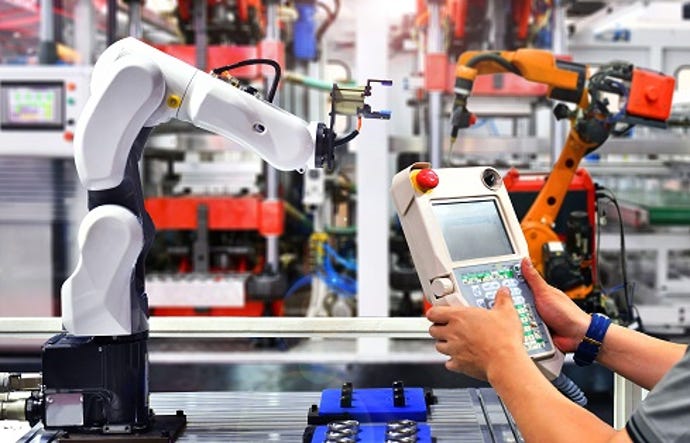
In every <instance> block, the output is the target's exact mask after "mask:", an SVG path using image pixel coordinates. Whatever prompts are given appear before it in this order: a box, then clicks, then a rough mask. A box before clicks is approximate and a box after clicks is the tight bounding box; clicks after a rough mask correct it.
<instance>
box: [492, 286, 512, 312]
mask: <svg viewBox="0 0 690 443" xmlns="http://www.w3.org/2000/svg"><path fill="white" fill-rule="evenodd" d="M494 309H499V310H501V311H502V310H504V309H515V308H514V307H513V299H512V297H511V296H510V289H508V288H506V287H502V288H501V289H499V290H498V292H496V302H495V303H494Z"/></svg>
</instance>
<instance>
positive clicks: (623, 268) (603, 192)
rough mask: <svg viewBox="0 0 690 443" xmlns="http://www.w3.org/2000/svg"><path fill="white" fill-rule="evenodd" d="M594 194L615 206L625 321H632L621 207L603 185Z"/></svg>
mask: <svg viewBox="0 0 690 443" xmlns="http://www.w3.org/2000/svg"><path fill="white" fill-rule="evenodd" d="M596 195H597V197H598V198H603V199H606V200H609V201H610V202H611V203H613V205H614V207H615V208H616V212H617V215H618V228H619V230H620V262H621V276H622V279H623V295H624V297H625V303H626V309H627V317H628V318H627V319H626V321H627V322H628V324H629V323H632V321H633V319H634V317H633V301H632V297H631V296H630V290H629V287H628V285H629V283H628V265H627V259H626V257H625V255H626V254H625V231H624V227H623V216H622V214H621V208H620V205H619V204H618V200H617V199H616V197H615V195H614V194H613V192H611V191H610V190H609V189H607V188H605V187H603V186H602V187H601V188H600V189H599V190H598V191H597V192H596Z"/></svg>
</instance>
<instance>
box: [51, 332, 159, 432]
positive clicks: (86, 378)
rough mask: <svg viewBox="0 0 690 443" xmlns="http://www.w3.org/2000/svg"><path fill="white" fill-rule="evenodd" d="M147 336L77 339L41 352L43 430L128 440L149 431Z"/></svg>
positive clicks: (62, 338)
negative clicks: (100, 434) (92, 434)
mask: <svg viewBox="0 0 690 443" xmlns="http://www.w3.org/2000/svg"><path fill="white" fill-rule="evenodd" d="M147 335H148V333H146V332H144V333H141V334H136V335H131V336H124V337H76V336H73V335H69V334H66V333H62V334H59V335H56V336H54V337H52V338H51V339H50V340H48V341H47V342H46V344H45V345H44V347H43V362H42V363H43V384H44V390H43V395H44V408H43V411H42V422H43V424H44V426H45V428H46V429H59V430H63V431H67V432H71V433H103V434H120V435H130V436H131V435H132V433H134V432H138V431H145V430H147V429H149V422H150V415H151V412H150V410H149V404H148V394H149V393H148V360H147Z"/></svg>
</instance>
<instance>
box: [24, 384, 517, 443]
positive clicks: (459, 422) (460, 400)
mask: <svg viewBox="0 0 690 443" xmlns="http://www.w3.org/2000/svg"><path fill="white" fill-rule="evenodd" d="M434 394H435V395H436V397H437V398H438V403H437V404H436V405H433V406H431V413H430V416H429V417H430V418H429V419H428V421H427V422H426V424H428V425H429V426H430V428H431V435H432V437H434V438H435V441H436V442H437V443H444V442H460V441H461V442H464V443H482V442H497V443H508V442H522V441H524V440H523V439H522V437H521V436H520V434H519V432H518V431H517V430H516V428H515V425H514V422H513V420H512V418H511V417H510V416H509V415H508V414H507V413H506V411H505V409H504V408H503V404H502V403H501V402H500V400H499V399H498V397H497V396H496V393H495V391H494V390H493V389H490V388H480V389H475V388H467V389H437V390H434ZM320 398H321V393H320V392H187V393H153V394H151V407H152V408H153V410H154V411H155V412H156V414H163V415H174V414H175V413H176V411H178V410H183V411H184V412H185V414H186V416H187V427H186V429H185V430H184V431H183V433H182V435H181V436H180V438H179V440H177V441H179V442H223V443H232V442H236V443H255V442H256V443H258V442H273V441H277V442H284V443H285V442H294V443H299V442H302V441H303V434H304V431H305V429H306V427H307V412H308V410H309V408H310V407H311V405H313V404H317V405H318V404H319V400H320ZM51 437H54V432H48V433H46V432H45V431H43V430H42V429H40V425H37V426H35V427H34V428H33V429H32V430H31V431H30V432H29V433H27V434H26V435H25V436H24V437H23V438H22V439H20V441H22V442H38V441H39V440H40V441H41V442H49V441H54V440H50V438H51ZM41 438H42V439H41Z"/></svg>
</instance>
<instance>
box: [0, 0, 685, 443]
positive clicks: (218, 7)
mask: <svg viewBox="0 0 690 443" xmlns="http://www.w3.org/2000/svg"><path fill="white" fill-rule="evenodd" d="M689 19H690V6H687V5H686V4H685V2H682V1H645V2H642V1H640V2H623V1H600V2H595V1H555V0H553V1H552V0H531V1H527V0H510V1H508V0H503V1H502V0H493V1H492V0H465V1H463V0H446V1H440V0H427V1H423V0H418V1H411V0H409V1H393V0H388V1H381V2H371V1H366V0H323V1H322V0H318V1H316V0H296V1H291V2H287V1H281V0H265V1H259V0H214V1H208V2H204V1H200V0H199V1H193V2H190V1H189V0H184V1H178V2H167V3H166V2H146V3H144V2H140V1H137V0H130V1H124V2H118V1H116V0H107V1H89V0H62V1H60V2H55V1H48V0H41V1H40V2H25V1H18V0H0V62H1V63H2V64H0V106H1V107H2V108H1V109H0V241H1V244H2V245H3V246H2V253H0V321H2V320H3V319H5V320H12V322H10V321H6V322H3V323H1V324H2V325H3V327H2V328H0V372H7V373H25V374H28V373H39V372H40V371H41V359H40V348H41V346H42V344H43V343H44V342H45V340H46V339H47V338H48V337H49V336H51V335H52V334H53V333H57V332H58V331H59V330H60V329H61V326H60V321H59V318H58V317H59V315H60V314H61V312H60V288H61V286H62V284H63V282H64V281H65V280H66V279H67V277H69V275H70V273H71V272H72V270H73V269H74V268H75V266H76V263H77V258H78V252H77V231H78V225H79V222H80V221H81V219H82V218H83V216H84V215H85V214H86V210H87V193H86V191H85V190H84V189H83V188H82V186H81V184H80V182H79V179H78V177H77V172H76V168H75V165H74V158H73V151H72V144H73V137H74V132H75V129H76V124H77V121H78V119H79V116H80V114H81V111H82V109H83V107H84V105H85V103H86V100H87V99H88V97H89V96H90V86H89V81H90V78H91V69H92V66H93V63H94V62H95V61H96V59H97V57H98V55H100V54H101V53H102V52H103V50H104V49H105V48H106V47H107V46H108V45H110V44H111V43H113V42H114V41H116V40H118V39H120V38H122V37H125V36H134V37H136V38H139V39H142V40H144V41H145V42H147V43H149V44H151V45H153V46H154V47H156V48H158V49H160V50H161V51H163V52H165V53H167V54H169V55H172V56H174V57H176V58H179V59H181V60H183V61H185V62H187V63H190V64H192V65H194V66H196V67H197V68H199V69H201V70H202V71H206V72H210V71H215V72H216V73H217V74H218V75H220V76H223V77H225V79H226V80H227V81H228V82H229V83H230V84H232V85H234V86H237V87H239V88H241V89H243V90H244V91H246V92H249V93H251V94H257V95H258V96H261V97H263V98H268V97H270V99H271V100H272V101H273V103H275V104H276V105H278V106H280V107H281V108H284V109H285V110H287V111H288V112H290V113H292V114H295V115H297V116H299V117H301V118H303V119H304V120H306V121H326V122H328V121H329V120H330V119H331V117H333V124H334V125H335V128H336V130H337V132H338V133H339V134H349V133H354V131H357V132H358V134H359V135H358V136H357V137H356V138H354V139H352V140H346V142H344V143H342V145H341V146H338V147H337V148H336V161H335V163H334V164H332V165H329V167H327V168H325V169H309V170H307V171H306V172H305V173H298V172H289V173H288V172H278V171H277V170H275V169H273V168H272V167H270V166H268V165H267V164H266V163H265V162H263V161H262V160H261V159H260V157H258V156H257V155H256V154H254V153H253V152H251V151H249V150H246V149H244V148H242V147H241V146H239V145H238V144H237V143H233V142H232V141H229V140H227V139H225V138H223V137H221V136H219V135H215V134H212V133H210V132H207V131H204V130H200V129H198V128H195V127H193V126H191V125H188V124H185V123H181V122H179V121H171V122H169V123H166V124H163V125H159V126H158V127H157V128H156V129H155V130H154V131H153V132H152V134H151V135H150V137H149V141H148V143H147V145H146V150H145V151H144V154H143V158H142V160H141V162H140V174H141V178H142V188H143V191H144V197H145V207H146V210H147V211H148V212H149V214H150V215H151V217H152V220H153V223H154V224H155V227H156V231H157V234H156V237H155V240H154V243H153V245H152V247H151V249H150V251H149V254H148V257H147V259H146V270H147V272H146V292H147V295H148V298H149V314H150V315H151V325H152V326H151V336H152V338H151V340H150V343H149V359H150V362H151V367H150V374H149V379H150V388H151V391H152V394H151V406H152V407H153V409H155V410H156V412H157V413H163V414H172V415H175V411H177V410H182V411H184V414H185V416H186V421H187V429H186V431H185V432H183V433H182V434H181V435H180V436H179V438H180V440H181V441H184V440H185V439H187V440H188V441H191V440H193V439H194V438H198V439H199V440H200V441H203V440H206V441H271V439H272V440H273V441H280V439H281V438H287V439H288V440H289V441H299V439H302V438H303V439H304V441H310V440H308V439H307V438H308V437H305V435H308V434H305V431H306V430H307V429H308V428H309V425H310V423H309V418H308V416H309V408H310V407H311V405H312V404H317V405H318V404H319V401H320V399H321V391H322V390H324V389H331V388H334V389H342V386H343V384H344V383H347V382H352V383H353V385H354V386H355V388H362V389H364V388H383V387H385V388H386V389H388V387H390V386H392V385H393V383H394V382H397V381H403V382H404V385H405V386H406V387H420V388H426V389H431V390H432V391H433V392H434V394H435V397H436V400H437V401H436V402H435V403H433V404H429V405H427V406H425V409H426V411H427V412H428V414H429V416H428V419H427V418H426V417H425V419H424V420H419V422H418V423H419V424H420V426H421V425H423V426H426V425H427V424H428V425H429V428H430V431H431V435H432V436H433V437H435V438H436V439H437V440H436V441H454V436H457V435H458V433H463V435H465V436H466V439H467V441H515V440H517V441H519V440H520V436H519V431H518V430H517V429H515V428H514V425H513V424H512V421H511V419H510V417H509V414H507V412H506V411H505V410H504V409H503V407H502V406H501V403H500V400H498V399H497V398H496V397H495V394H493V395H492V392H493V391H491V389H489V388H488V387H487V386H486V385H484V384H481V383H478V382H476V381H475V380H472V379H468V378H465V377H460V376H457V375H456V374H451V373H448V372H447V371H445V370H444V369H443V365H442V362H443V359H442V358H441V356H440V355H438V354H436V353H435V352H434V350H433V343H432V341H430V340H429V339H428V338H426V337H425V331H426V329H425V328H426V326H425V323H424V319H423V313H424V311H425V309H426V308H427V307H428V306H427V305H425V303H424V301H423V300H424V299H423V295H422V293H421V286H420V284H419V280H418V277H417V274H416V273H415V270H414V268H413V266H412V261H411V257H410V255H409V251H408V249H407V245H406V242H405V239H404V237H403V235H402V231H401V229H400V226H399V223H398V221H397V219H396V217H395V216H394V211H393V210H392V208H391V206H390V195H389V187H390V180H391V178H392V177H393V175H394V173H395V172H397V171H399V170H401V169H403V168H405V167H407V166H409V165H410V164H411V163H413V162H416V161H428V162H430V163H431V164H432V166H433V167H436V168H440V167H454V166H465V165H491V166H494V167H495V168H497V169H498V170H499V171H500V172H501V173H502V174H503V176H504V182H505V183H506V185H507V187H508V190H509V192H510V194H511V199H512V200H513V204H514V206H515V208H516V212H517V213H518V216H519V217H520V218H521V219H522V217H524V216H526V214H530V212H529V211H530V210H531V211H533V212H532V215H535V216H536V217H537V218H539V217H543V216H544V215H545V213H544V211H546V209H544V208H545V206H541V205H539V204H538V203H537V204H535V201H536V202H539V200H538V196H537V195H538V192H539V190H540V189H541V188H542V186H543V185H544V183H545V181H546V178H547V176H550V177H558V175H557V174H556V172H555V171H556V170H555V169H553V165H554V164H555V163H556V162H557V161H558V159H559V158H560V156H561V155H562V152H563V150H564V146H565V141H566V135H567V133H568V122H569V120H570V119H571V117H572V115H573V113H574V110H573V108H574V105H573V104H571V105H570V107H569V108H566V109H564V108H562V107H561V108H559V107H556V105H557V103H560V102H561V101H556V100H553V98H561V97H554V95H552V94H551V90H550V87H551V85H549V84H547V83H545V82H543V81H539V80H538V79H537V80H536V81H535V82H529V81H527V80H535V79H534V78H530V75H529V72H530V71H529V70H522V71H520V72H514V71H510V70H508V72H504V70H502V69H498V70H496V72H481V75H479V76H477V77H476V78H474V77H473V78H472V81H473V87H472V92H471V94H470V96H469V97H467V100H468V102H467V107H468V108H469V109H470V110H471V112H472V113H473V114H474V117H473V119H472V122H473V124H472V125H469V124H468V125H466V126H468V127H466V128H463V129H461V130H460V131H459V132H458V133H457V138H456V139H454V140H452V141H451V139H450V137H449V135H450V134H451V132H452V131H451V130H452V126H454V125H455V124H456V123H457V121H458V120H457V118H458V117H457V116H456V114H455V113H454V110H456V109H457V108H458V106H457V100H458V97H457V96H456V91H455V90H454V87H455V86H457V84H456V77H458V75H457V71H456V66H457V65H459V64H460V63H458V60H462V58H461V55H462V54H463V53H466V52H467V51H488V50H500V51H506V52H510V53H515V54H517V51H518V50H522V49H540V50H541V49H543V50H547V51H549V52H550V53H551V54H553V55H554V56H555V58H556V59H558V60H559V61H562V62H563V63H574V64H582V65H588V66H589V68H590V73H591V74H590V78H593V76H594V73H595V70H596V69H601V70H602V72H609V74H611V73H612V74H611V75H613V76H614V77H616V76H617V77H616V78H617V79H618V80H619V81H621V82H623V83H625V82H626V81H627V82H630V78H626V77H625V75H626V74H625V73H621V72H623V71H625V67H626V66H630V67H634V68H645V69H648V70H651V71H654V72H657V73H663V74H665V75H667V76H669V77H671V78H673V79H674V80H675V85H674V86H673V89H674V91H673V106H672V113H671V115H670V117H669V118H668V119H665V118H658V120H665V125H654V124H653V125H649V124H644V122H640V121H635V122H634V123H636V124H635V127H634V128H633V129H631V130H620V129H621V128H620V126H618V127H616V128H613V127H612V128H611V131H610V132H609V133H607V134H606V137H604V140H602V143H600V145H597V146H596V149H595V150H592V151H591V152H589V151H588V152H586V155H583V156H582V158H581V159H580V160H578V161H579V167H578V168H577V170H576V171H575V172H574V174H573V176H572V180H571V179H570V178H568V179H567V180H565V179H564V180H559V181H558V182H557V183H555V184H554V182H555V180H552V181H551V183H550V184H552V185H554V186H556V187H557V188H558V192H564V193H565V196H564V199H563V201H562V205H561V206H560V208H557V209H558V210H557V211H555V213H554V214H551V213H549V216H551V215H553V222H554V225H553V229H552V231H553V235H554V236H555V238H553V237H550V242H548V244H547V243H545V244H544V245H542V244H539V245H537V246H536V248H537V249H538V250H539V253H540V254H542V256H541V257H540V260H539V264H540V266H541V268H542V271H543V272H544V273H545V275H547V277H549V278H550V281H551V282H552V283H553V284H555V285H557V286H559V287H561V288H562V289H563V290H565V291H567V292H568V294H569V295H570V296H571V297H573V298H574V299H575V300H576V301H577V302H578V303H579V304H580V305H581V306H582V308H583V309H585V310H587V311H589V312H595V311H596V312H605V313H607V314H608V315H609V316H611V317H612V318H614V319H615V320H616V321H618V322H619V323H621V324H626V325H632V326H633V327H637V328H639V329H642V330H644V331H645V332H648V333H651V334H654V335H659V336H664V337H668V338H670V339H673V340H681V341H687V337H688V323H689V322H690V318H688V316H687V315H686V313H687V312H690V292H689V291H688V285H687V284H686V283H687V282H688V280H689V278H690V255H689V254H688V251H690V236H689V235H688V225H689V224H690V201H688V195H687V192H686V189H687V185H688V181H689V180H690V174H689V173H688V171H689V170H690V169H689V168H688V164H689V163H688V161H689V159H690V148H688V146H689V145H688V143H687V134H686V132H687V127H688V114H687V112H688V109H687V108H688V106H690V105H688V94H689V93H688V91H689V90H690V83H688V80H689V78H690V77H688V73H689V72H690V50H689V49H688V48H687V47H686V46H685V45H684V43H683V42H685V41H688V39H687V38H685V37H686V36H687V34H689V33H690V22H689V21H688V20H689ZM688 37H690V36H688ZM614 61H617V62H618V61H620V62H621V65H620V66H619V65H612V62H614ZM559 63H560V62H559ZM276 64H277V66H279V68H278V69H276V68H275V66H276ZM621 66H622V68H621ZM540 69H541V67H540ZM607 69H608V70H609V71H606V70H607ZM621 69H622V71H621ZM631 69H632V68H631ZM369 79H376V80H377V81H375V82H372V83H370V84H369V83H367V80H369ZM278 80H279V83H278V86H276V84H275V83H274V82H277V81H278ZM389 80H390V82H391V83H392V86H386V85H387V84H388V81H389ZM382 82H384V83H385V84H384V83H382ZM363 84H367V86H370V87H371V91H372V92H373V93H372V94H371V96H370V97H368V98H367V101H368V103H370V106H371V108H369V111H371V112H377V111H378V110H382V112H387V111H390V120H387V121H382V120H383V119H370V120H364V121H362V120H361V119H360V118H358V115H357V112H353V109H352V104H351V101H352V99H353V95H352V94H354V95H355V96H356V95H357V94H359V93H360V92H361V90H360V89H358V88H359V86H360V85H363ZM588 87H589V88H590V89H591V88H592V87H591V86H588ZM602 88H603V86H602ZM604 89H605V88H604ZM629 89H630V90H632V88H629ZM352 91H354V93H353V92H352ZM628 92H629V91H628ZM602 93H604V94H606V95H605V98H602V101H603V100H608V102H607V106H608V105H610V106H611V107H612V108H614V107H621V108H623V107H626V106H628V103H629V101H630V98H631V95H630V94H629V93H623V94H621V93H620V90H618V89H615V88H614V89H613V90H605V91H604V92H602ZM566 101H568V100H566ZM355 102H357V103H359V102H358V101H357V100H355ZM570 103H573V102H572V101H570ZM574 104H575V105H577V104H578V103H574ZM372 109H374V110H377V111H372ZM335 114H338V116H337V117H335ZM554 114H555V115H554ZM613 114H615V115H619V114H616V113H615V112H613ZM621 115H622V114H621ZM454 116H456V118H455V119H454V118H453V117H454ZM650 116H651V117H650ZM646 117H649V118H647V122H649V120H654V118H655V115H654V112H653V111H652V112H651V114H649V115H646ZM657 117H658V116H657ZM230 118H232V116H230V115H228V119H230ZM610 118H611V119H613V118H614V116H613V115H612V116H611V117H610ZM611 121H613V120H611ZM468 123H469V121H468ZM615 123H616V124H617V123H619V122H618V121H616V122H615ZM625 123H626V122H622V124H625ZM664 126H665V127H664ZM624 129H629V128H624ZM289 142H290V141H289V140H285V143H286V144H287V143H289ZM535 211H536V213H535ZM528 217H529V216H528ZM554 239H555V240H557V241H552V240H554ZM530 251H532V245H530ZM46 317H52V319H46ZM18 318H24V319H25V320H24V321H16V320H17V319H18ZM371 318H379V319H382V320H380V321H378V322H377V321H372V322H368V321H369V320H370V319H371ZM293 319H294V320H297V322H298V323H295V324H296V326H294V325H295V324H293V323H291V322H290V321H291V320H293ZM168 320H169V321H168ZM300 320H302V321H303V323H302V325H301V326H300V325H299V321H300ZM321 320H326V321H332V323H324V324H323V325H322V324H321V323H319V322H320V321H321ZM359 320H362V322H361V323H358V321H359ZM310 321H315V322H316V323H310ZM387 321H390V322H387ZM309 327H313V330H312V332H311V333H310V332H309V330H308V328H309ZM377 331H378V332H377ZM564 371H565V372H566V373H567V374H568V375H569V376H570V377H571V378H572V379H573V380H575V382H576V383H577V384H578V385H579V386H580V387H581V388H582V389H583V390H584V391H585V393H586V394H587V396H588V398H589V405H588V406H587V407H588V408H591V409H592V410H593V411H594V412H595V413H597V414H598V415H600V416H602V417H603V418H604V419H605V420H607V421H609V422H611V423H613V422H614V421H615V419H616V417H615V416H616V412H615V411H614V407H613V401H614V398H613V389H614V388H613V385H614V380H613V377H612V375H611V374H610V373H608V372H607V371H605V370H604V369H602V368H600V367H592V368H587V369H582V368H575V367H574V366H573V365H572V364H571V363H570V362H568V361H566V365H565V369H564ZM27 377H29V376H28V375H27ZM29 379H32V380H35V384H32V385H31V386H32V387H33V388H35V389H40V386H41V379H40V378H38V379H34V378H33V377H29ZM5 391H6V392H5ZM5 391H3V390H0V396H4V397H0V400H1V401H2V402H1V403H0V404H2V405H3V408H0V412H3V413H5V414H6V416H7V417H9V418H22V419H23V418H29V419H30V420H29V421H30V422H31V423H29V422H27V421H0V436H2V435H3V434H2V433H3V432H6V433H7V434H6V435H12V436H14V437H15V438H19V437H20V436H21V435H25V434H26V433H27V432H33V433H36V432H41V431H40V424H38V425H36V426H35V427H33V430H32V431H29V429H30V428H31V427H32V425H34V424H35V422H36V419H35V417H30V415H31V414H27V410H26V407H25V406H26V404H27V398H30V394H29V393H30V392H31V389H27V390H25V389H24V387H22V388H21V389H20V388H18V387H17V386H13V387H10V385H9V382H8V385H7V389H6V390H5ZM250 391H261V392H257V393H255V394H248V393H247V392H250ZM17 405H22V406H21V407H19V406H17ZM8 411H10V412H8ZM12 411H13V412H12ZM221 411H222V412H221ZM13 414H14V415H13ZM27 415H28V417H27ZM0 418H3V416H2V414H0ZM386 420H389V421H390V420H393V419H392V418H390V417H389V418H387V419H386ZM365 425H366V424H362V426H365ZM420 429H421V428H420ZM26 435H30V434H26ZM34 435H35V434H34ZM420 435H421V434H420ZM28 438H29V437H27V441H29V440H28ZM233 439H235V440H233ZM512 439H514V440H512ZM0 440H2V438H0ZM3 441H4V440H3ZM314 441H316V440H314ZM422 441H423V440H422Z"/></svg>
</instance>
